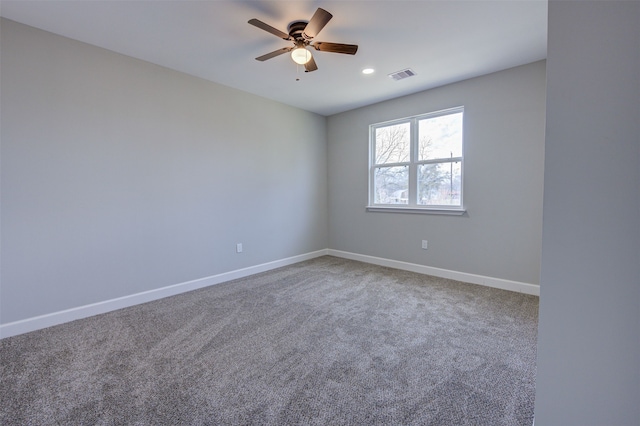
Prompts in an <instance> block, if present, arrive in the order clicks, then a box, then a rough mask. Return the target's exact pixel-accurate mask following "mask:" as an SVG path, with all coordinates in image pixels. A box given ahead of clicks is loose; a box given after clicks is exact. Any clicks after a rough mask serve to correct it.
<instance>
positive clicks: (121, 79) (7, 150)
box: [0, 20, 328, 324]
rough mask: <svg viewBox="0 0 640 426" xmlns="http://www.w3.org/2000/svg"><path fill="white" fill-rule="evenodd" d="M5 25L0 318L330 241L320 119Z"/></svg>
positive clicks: (13, 317) (227, 267) (70, 304)
mask: <svg viewBox="0 0 640 426" xmlns="http://www.w3.org/2000/svg"><path fill="white" fill-rule="evenodd" d="M1 31H2V33H1V42H2V46H1V47H2V49H1V52H2V53H1V55H2V56H1V61H2V74H1V83H0V84H1V86H0V89H1V93H2V100H1V108H2V118H1V120H2V122H1V128H2V130H1V135H0V136H1V138H2V146H1V167H2V169H1V173H2V175H1V179H2V181H1V191H2V192H1V193H2V206H1V208H2V210H1V226H2V236H1V244H2V258H1V261H2V270H1V280H2V281H1V286H0V299H1V304H0V311H1V312H0V322H1V323H3V324H5V323H9V322H13V321H17V320H21V319H25V318H31V317H34V316H37V315H42V314H47V313H52V312H57V311H60V310H63V309H67V308H72V307H77V306H83V305H86V304H89V303H93V302H98V301H104V300H109V299H112V298H116V297H120V296H125V295H130V294H134V293H138V292H142V291H146V290H150V289H155V288H161V287H164V286H167V285H172V284H177V283H181V282H185V281H188V280H192V279H197V278H202V277H206V276H210V275H214V274H218V273H222V272H227V271H232V270H236V269H239V268H243V267H247V266H253V265H257V264H261V263H264V262H269V261H273V260H278V259H283V258H287V257H290V256H294V255H299V254H303V253H308V252H311V251H315V250H319V249H325V248H326V247H327V246H328V241H327V234H328V231H327V223H328V222H327V182H326V180H327V178H326V170H327V169H326V168H327V161H326V157H327V146H326V119H325V117H322V116H319V115H316V114H312V113H308V112H305V111H302V110H299V109H296V108H292V107H288V106H285V105H282V104H278V103H275V102H272V101H269V100H266V99H263V98H259V97H256V96H253V95H249V94H246V93H243V92H240V91H237V90H233V89H230V88H227V87H224V86H221V85H217V84H213V83H210V82H207V81H204V80H200V79H197V78H194V77H191V76H187V75H185V74H181V73H178V72H174V71H171V70H168V69H165V68H161V67H158V66H155V65H152V64H149V63H146V62H143V61H139V60H136V59H132V58H130V57H126V56H122V55H119V54H115V53H113V52H110V51H106V50H103V49H99V48H96V47H93V46H89V45H86V44H83V43H80V42H77V41H73V40H70V39H66V38H63V37H59V36H56V35H53V34H50V33H46V32H43V31H40V30H37V29H34V28H31V27H27V26H24V25H21V24H18V23H15V22H12V21H7V20H2V29H1ZM240 242H241V243H243V244H244V253H242V254H236V253H235V247H236V243H240Z"/></svg>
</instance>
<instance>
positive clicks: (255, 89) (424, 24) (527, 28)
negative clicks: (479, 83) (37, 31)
mask: <svg viewBox="0 0 640 426" xmlns="http://www.w3.org/2000/svg"><path fill="white" fill-rule="evenodd" d="M318 7H322V8H323V9H326V10H327V11H329V12H331V13H332V14H333V19H332V20H331V21H330V22H329V23H328V24H327V26H326V27H324V29H323V30H322V31H321V33H320V34H319V36H318V37H316V40H317V41H330V42H336V43H347V44H357V45H359V50H358V53H357V54H356V55H355V56H351V55H342V54H337V53H328V52H316V51H314V53H313V54H314V57H315V59H316V63H317V64H318V70H317V71H315V72H311V73H304V69H303V68H302V69H298V68H297V66H296V65H295V64H294V63H293V61H292V60H291V58H290V56H289V55H286V54H285V55H281V56H278V57H276V58H273V59H270V60H268V61H265V62H259V61H256V60H255V59H254V58H255V57H257V56H260V55H262V54H265V53H268V52H271V51H273V50H276V49H279V48H281V47H287V46H289V45H290V44H291V42H288V41H285V40H282V39H279V38H278V37H276V36H274V35H272V34H269V33H267V32H265V31H262V30H260V29H258V28H256V27H254V26H251V25H249V24H247V21H248V20H249V19H251V18H258V19H259V20H261V21H263V22H266V23H268V24H269V25H271V26H273V27H276V28H278V29H280V30H281V31H284V32H287V25H288V24H289V23H290V22H292V21H296V20H309V19H310V18H311V16H312V15H313V13H314V12H315V10H316V9H317V8H318ZM0 15H2V16H3V17H5V18H8V19H11V20H14V21H17V22H21V23H24V24H27V25H31V26H34V27H37V28H41V29H44V30H47V31H51V32H53V33H56V34H60V35H63V36H66V37H70V38H73V39H76V40H80V41H84V42H86V43H90V44H93V45H96V46H100V47H103V48H106V49H109V50H113V51H115V52H119V53H122V54H125V55H129V56H133V57H136V58H139V59H143V60H146V61H149V62H152V63H155V64H158V65H162V66H165V67H168V68H172V69H174V70H178V71H182V72H185V73H188V74H191V75H194V76H198V77H201V78H204V79H207V80H211V81H214V82H217V83H220V84H224V85H226V86H230V87H234V88H236V89H240V90H243V91H247V92H250V93H253V94H256V95H259V96H263V97H266V98H269V99H273V100H276V101H279V102H283V103H285V104H289V105H293V106H295V107H299V108H302V109H305V110H308V111H313V112H316V113H319V114H322V115H331V114H335V113H338V112H342V111H346V110H349V109H352V108H356V107H360V106H364V105H368V104H372V103H375V102H379V101H381V100H385V99H390V98H395V97H397V96H401V95H406V94H410V93H415V92H418V91H422V90H426V89H430V88H433V87H437V86H441V85H444V84H447V83H452V82H455V81H460V80H464V79H467V78H470V77H475V76H478V75H483V74H487V73H490V72H494V71H499V70H502V69H506V68H510V67H513V66H517V65H522V64H526V63H530V62H534V61H537V60H540V59H544V58H546V49H547V1H546V0H500V1H485V0H470V1H459V0H448V1H447V0H440V1H434V0H424V1H420V0H412V1H397V0H393V1H392V0H385V1H372V0H353V1H335V0H327V1H311V0H308V1H307V0H298V1H230V0H215V1H178V0H173V1H157V0H146V1H143V0H137V1H126V0H94V1H87V0H84V1H74V0H45V1H24V0H22V1H16V0H2V1H1V2H0ZM365 67H372V68H375V70H376V72H375V73H374V74H372V75H363V74H362V73H361V70H362V69H363V68H365ZM405 68H411V69H412V70H413V71H414V72H415V73H416V74H417V75H416V76H414V77H410V78H408V79H406V80H401V81H393V80H392V79H390V78H389V77H388V76H387V74H389V73H391V72H395V71H399V70H402V69H405ZM296 78H300V81H296Z"/></svg>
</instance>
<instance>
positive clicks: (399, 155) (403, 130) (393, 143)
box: [375, 123, 411, 164]
mask: <svg viewBox="0 0 640 426" xmlns="http://www.w3.org/2000/svg"><path fill="white" fill-rule="evenodd" d="M410 140H411V131H410V123H401V124H394V125H392V126H385V127H378V128H377V129H376V147H375V149H376V164H389V163H405V162H407V161H409V144H410Z"/></svg>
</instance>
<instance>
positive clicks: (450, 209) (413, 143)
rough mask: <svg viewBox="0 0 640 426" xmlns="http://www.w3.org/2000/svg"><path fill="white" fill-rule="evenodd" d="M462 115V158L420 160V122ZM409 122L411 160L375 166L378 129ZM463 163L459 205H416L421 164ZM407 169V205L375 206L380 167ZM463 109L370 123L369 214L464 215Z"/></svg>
mask: <svg viewBox="0 0 640 426" xmlns="http://www.w3.org/2000/svg"><path fill="white" fill-rule="evenodd" d="M457 113H462V156H461V157H453V158H447V159H441V158H439V159H434V160H422V161H419V159H418V143H419V135H418V123H419V121H420V120H424V119H428V118H435V117H441V116H444V115H450V114H457ZM402 123H410V154H409V155H410V159H409V161H408V162H404V163H389V164H375V158H376V155H375V146H376V140H375V139H376V138H375V134H376V129H378V128H380V127H387V126H392V125H396V124H402ZM452 162H460V179H461V182H460V205H459V206H451V205H423V204H418V203H417V199H418V197H417V191H418V166H420V165H422V164H441V163H452ZM393 166H408V167H409V188H408V194H409V196H408V204H376V203H375V202H374V200H375V194H374V189H375V170H376V169H377V168H379V167H393ZM463 193H464V107H463V106H460V107H455V108H448V109H445V110H440V111H434V112H430V113H427V114H420V115H415V116H411V117H405V118H400V119H396V120H390V121H385V122H381V123H375V124H371V125H370V126H369V202H368V205H367V211H372V212H402V213H423V214H425V213H426V214H449V215H463V214H464V213H465V211H466V210H465V207H464V198H463Z"/></svg>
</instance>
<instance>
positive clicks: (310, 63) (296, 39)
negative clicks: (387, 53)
mask: <svg viewBox="0 0 640 426" xmlns="http://www.w3.org/2000/svg"><path fill="white" fill-rule="evenodd" d="M331 18H333V15H332V14H330V13H329V12H327V11H326V10H324V9H322V8H318V10H316V12H315V13H314V14H313V16H312V17H311V20H310V21H309V22H307V21H294V22H292V23H290V24H289V27H288V28H287V29H288V31H289V33H288V34H287V33H285V32H283V31H280V30H278V29H277V28H274V27H272V26H271V25H268V24H265V23H264V22H262V21H260V20H258V19H255V18H254V19H251V20H249V24H251V25H253V26H256V27H258V28H260V29H261V30H264V31H267V32H269V33H271V34H273V35H275V36H277V37H280V38H281V39H283V40H290V41H293V46H290V47H283V48H282V49H278V50H274V51H273V52H270V53H267V54H266V55H262V56H258V57H257V58H256V60H258V61H266V60H267V59H271V58H275V57H276V56H279V55H282V54H283V53H287V52H291V59H293V61H294V62H295V63H297V64H300V65H304V68H305V72H311V71H315V70H317V69H318V66H317V65H316V61H315V60H314V59H313V55H312V54H311V52H310V51H309V49H307V48H313V49H315V50H318V51H320V52H333V53H344V54H347V55H355V54H356V52H357V51H358V45H356V44H342V43H329V42H325V41H315V42H314V41H313V39H314V38H315V37H316V36H317V35H318V33H319V32H320V31H321V30H322V29H323V28H324V26H325V25H327V23H328V22H329V21H330V20H331Z"/></svg>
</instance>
